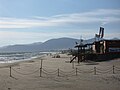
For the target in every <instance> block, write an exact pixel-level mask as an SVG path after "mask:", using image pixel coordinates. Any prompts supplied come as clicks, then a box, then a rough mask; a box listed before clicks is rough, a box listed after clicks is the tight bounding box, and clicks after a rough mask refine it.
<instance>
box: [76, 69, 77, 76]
mask: <svg viewBox="0 0 120 90" xmlns="http://www.w3.org/2000/svg"><path fill="white" fill-rule="evenodd" d="M76 76H77V68H76Z"/></svg>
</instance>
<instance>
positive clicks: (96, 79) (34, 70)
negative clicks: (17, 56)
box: [0, 54, 120, 90]
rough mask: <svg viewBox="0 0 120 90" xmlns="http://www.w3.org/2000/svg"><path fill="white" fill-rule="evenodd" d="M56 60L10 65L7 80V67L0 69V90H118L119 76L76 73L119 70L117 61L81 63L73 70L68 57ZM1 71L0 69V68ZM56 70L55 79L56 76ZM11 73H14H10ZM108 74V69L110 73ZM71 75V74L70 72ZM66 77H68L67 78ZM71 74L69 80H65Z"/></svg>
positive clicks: (46, 59) (119, 73) (119, 87)
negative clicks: (112, 68)
mask: <svg viewBox="0 0 120 90" xmlns="http://www.w3.org/2000/svg"><path fill="white" fill-rule="evenodd" d="M60 56H61V57H60V58H52V57H51V56H49V55H48V56H47V55H45V57H42V58H35V59H32V60H30V61H23V62H17V63H13V64H11V65H13V66H12V77H10V76H9V75H10V71H9V70H10V69H9V64H8V66H6V67H2V68H0V89H1V90H8V88H10V89H11V90H119V89H120V86H119V84H120V72H115V74H112V71H110V73H103V74H99V73H98V72H97V73H96V75H94V72H91V73H89V72H82V73H80V72H78V73H77V76H76V73H75V70H76V68H78V70H83V71H86V70H90V69H92V70H93V69H94V67H95V66H96V67H97V68H98V69H103V70H106V69H108V68H111V67H112V66H113V65H115V66H119V65H120V59H117V60H111V61H107V62H97V63H93V62H81V63H80V64H77V63H74V69H73V67H72V65H73V64H72V63H68V61H70V56H67V55H65V54H60ZM41 59H42V60H43V66H42V67H43V70H46V72H45V71H43V72H42V75H41V77H40V76H39V75H40V71H39V70H40V66H41ZM0 67H1V65H0ZM58 69H59V70H60V71H59V75H60V76H58ZM14 70H15V71H14ZM110 70H111V69H110ZM71 71H73V72H71ZM67 74H68V75H67ZM70 74H73V76H69V75H70Z"/></svg>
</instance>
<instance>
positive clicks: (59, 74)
mask: <svg viewBox="0 0 120 90" xmlns="http://www.w3.org/2000/svg"><path fill="white" fill-rule="evenodd" d="M59 76H60V70H59V68H58V77H59Z"/></svg>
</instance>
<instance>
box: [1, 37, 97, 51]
mask: <svg viewBox="0 0 120 90" xmlns="http://www.w3.org/2000/svg"><path fill="white" fill-rule="evenodd" d="M94 41H95V38H92V39H88V40H84V41H83V43H84V44H86V43H93V42H94ZM75 42H77V43H80V40H79V39H74V38H58V39H50V40H48V41H46V42H43V43H42V42H36V43H32V44H25V45H9V46H5V47H1V48H0V52H36V51H51V50H63V49H69V48H74V46H75Z"/></svg>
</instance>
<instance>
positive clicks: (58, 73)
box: [10, 65, 120, 77]
mask: <svg viewBox="0 0 120 90" xmlns="http://www.w3.org/2000/svg"><path fill="white" fill-rule="evenodd" d="M14 72H15V73H17V74H20V75H32V74H36V73H37V72H38V73H39V76H40V77H42V76H43V75H47V76H49V75H50V76H58V77H64V76H67V77H70V76H78V75H80V74H93V75H99V74H119V72H120V67H117V66H114V65H113V66H112V67H109V68H107V69H100V68H98V67H94V68H93V69H79V68H75V69H73V70H71V71H64V70H61V69H59V68H58V69H56V70H50V69H49V70H48V69H45V68H39V69H36V70H33V71H32V72H29V73H23V72H20V71H19V70H16V69H15V68H14V67H11V66H10V77H12V73H14Z"/></svg>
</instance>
